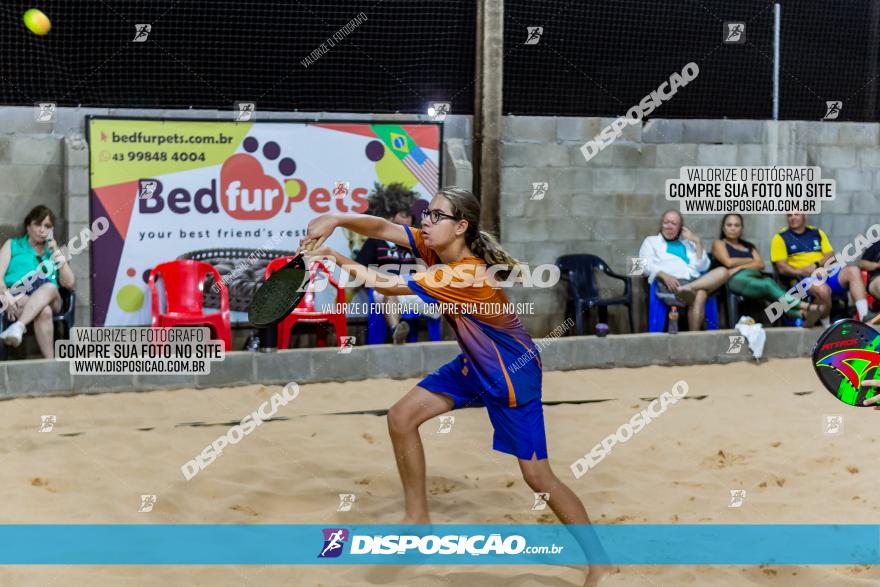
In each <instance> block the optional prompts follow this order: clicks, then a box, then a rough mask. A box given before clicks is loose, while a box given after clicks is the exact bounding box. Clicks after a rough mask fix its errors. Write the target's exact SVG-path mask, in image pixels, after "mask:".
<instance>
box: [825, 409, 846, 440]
mask: <svg viewBox="0 0 880 587" xmlns="http://www.w3.org/2000/svg"><path fill="white" fill-rule="evenodd" d="M822 433H823V434H828V435H832V434H843V416H841V415H840V414H825V415H824V417H823V418H822Z"/></svg>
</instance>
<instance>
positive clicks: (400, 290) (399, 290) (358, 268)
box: [306, 247, 413, 296]
mask: <svg viewBox="0 0 880 587" xmlns="http://www.w3.org/2000/svg"><path fill="white" fill-rule="evenodd" d="M306 255H307V257H308V258H314V259H327V258H329V259H332V260H333V262H334V263H336V264H337V265H339V267H341V268H342V269H343V270H345V271H347V272H348V274H349V275H352V276H354V277H355V278H356V279H357V280H358V281H359V282H360V281H362V282H363V284H364V286H365V287H369V288H372V289H375V290H376V291H378V292H379V293H382V294H385V295H388V296H400V295H410V294H412V293H413V291H412V290H411V289H410V288H409V286H407V285H406V280H405V279H404V278H403V277H401V276H400V275H392V274H390V273H382V272H381V271H376V270H375V269H370V268H369V267H365V266H363V265H361V264H360V263H356V262H355V261H352V260H351V259H349V258H348V257H346V256H345V255H343V254H342V253H340V252H339V251H336V250H334V249H331V248H330V247H319V248H317V249H314V250H312V251H309V252H307V253H306Z"/></svg>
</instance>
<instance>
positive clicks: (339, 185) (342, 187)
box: [333, 181, 350, 200]
mask: <svg viewBox="0 0 880 587" xmlns="http://www.w3.org/2000/svg"><path fill="white" fill-rule="evenodd" d="M349 185H350V184H349V182H347V181H336V182H333V198H334V199H336V200H343V199H345V196H347V195H348V186H349Z"/></svg>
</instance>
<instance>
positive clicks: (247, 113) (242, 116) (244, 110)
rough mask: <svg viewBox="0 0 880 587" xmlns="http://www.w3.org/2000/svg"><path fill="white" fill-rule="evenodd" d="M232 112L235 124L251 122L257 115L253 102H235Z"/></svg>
mask: <svg viewBox="0 0 880 587" xmlns="http://www.w3.org/2000/svg"><path fill="white" fill-rule="evenodd" d="M233 110H234V112H235V122H253V120H254V117H255V115H256V113H257V105H256V104H255V103H254V102H236V103H235V107H234V108H233Z"/></svg>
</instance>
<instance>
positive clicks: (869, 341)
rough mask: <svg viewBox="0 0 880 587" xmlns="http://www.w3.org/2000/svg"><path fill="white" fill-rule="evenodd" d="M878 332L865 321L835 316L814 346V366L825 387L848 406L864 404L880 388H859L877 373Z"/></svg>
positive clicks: (878, 357)
mask: <svg viewBox="0 0 880 587" xmlns="http://www.w3.org/2000/svg"><path fill="white" fill-rule="evenodd" d="M878 346H880V332H877V331H876V330H874V329H873V328H871V327H870V326H868V325H867V324H864V323H862V322H858V321H856V320H851V319H849V318H847V319H845V320H838V321H837V322H835V323H834V324H832V325H831V326H829V327H828V329H827V330H826V331H825V332H823V333H822V336H820V337H819V340H817V341H816V346H815V347H813V367H814V368H815V369H816V374H817V375H818V376H819V380H820V381H822V384H823V385H824V386H825V389H827V390H828V391H830V392H831V395H833V396H834V397H836V398H837V399H838V400H840V401H842V402H843V403H845V404H848V405H850V406H857V407H870V406H863V405H862V402H864V401H865V400H866V399H870V398H871V397H873V396H874V395H875V394H876V393H878V392H880V388H874V387H865V388H864V389H863V388H862V382H863V381H865V380H866V379H875V378H878V376H880V373H877V367H878V365H880V352H878V348H877V347H878Z"/></svg>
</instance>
